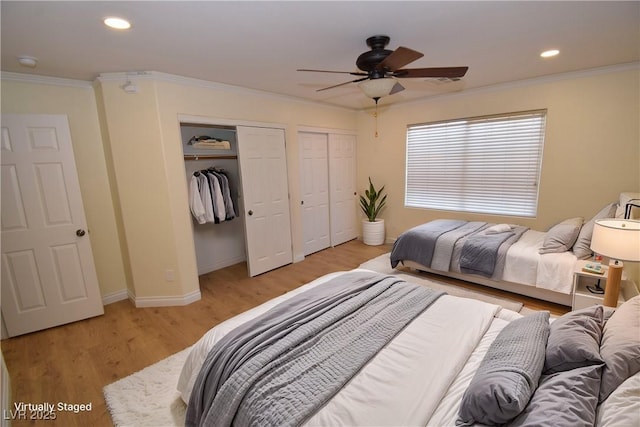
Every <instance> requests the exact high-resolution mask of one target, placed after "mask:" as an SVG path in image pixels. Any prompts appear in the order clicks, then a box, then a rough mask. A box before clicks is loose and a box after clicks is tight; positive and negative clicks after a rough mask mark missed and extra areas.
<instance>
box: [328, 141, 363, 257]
mask: <svg viewBox="0 0 640 427" xmlns="http://www.w3.org/2000/svg"><path fill="white" fill-rule="evenodd" d="M329 188H330V190H329V199H330V201H331V202H330V209H329V210H330V212H331V245H332V246H336V245H339V244H340V243H344V242H346V241H349V240H353V239H355V238H356V237H358V228H357V225H356V222H357V221H356V207H357V195H356V137H355V135H340V134H330V135H329Z"/></svg>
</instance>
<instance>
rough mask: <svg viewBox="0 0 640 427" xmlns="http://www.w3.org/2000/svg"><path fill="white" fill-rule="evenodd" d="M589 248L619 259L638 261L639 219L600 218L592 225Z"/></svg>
mask: <svg viewBox="0 0 640 427" xmlns="http://www.w3.org/2000/svg"><path fill="white" fill-rule="evenodd" d="M591 250H593V251H594V252H595V253H597V254H600V255H604V256H606V257H608V258H611V259H615V260H620V261H640V221H634V220H630V219H624V220H622V219H600V220H597V221H596V223H595V225H594V227H593V235H592V237H591Z"/></svg>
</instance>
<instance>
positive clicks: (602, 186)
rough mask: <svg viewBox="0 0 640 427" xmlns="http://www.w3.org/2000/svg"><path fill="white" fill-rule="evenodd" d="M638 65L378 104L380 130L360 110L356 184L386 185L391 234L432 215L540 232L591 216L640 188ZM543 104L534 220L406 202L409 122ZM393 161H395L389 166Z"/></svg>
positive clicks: (495, 112)
mask: <svg viewBox="0 0 640 427" xmlns="http://www.w3.org/2000/svg"><path fill="white" fill-rule="evenodd" d="M639 81H640V72H639V71H638V68H637V67H636V68H635V69H622V70H618V71H610V72H607V73H604V72H600V73H596V72H592V73H586V72H585V73H582V74H578V75H576V76H572V78H566V76H565V78H555V79H553V80H552V79H548V80H546V81H544V80H542V81H532V82H529V83H526V82H522V83H521V84H519V85H511V86H505V87H503V88H494V89H491V90H488V89H487V90H483V91H480V90H477V91H472V92H470V93H468V94H457V95H453V96H448V97H441V98H439V99H434V100H431V101H424V102H416V103H410V104H402V105H394V106H390V107H383V108H380V110H379V117H378V132H379V137H378V138H375V137H374V132H375V128H374V125H375V121H374V119H373V117H372V116H371V111H367V112H362V113H360V114H359V122H358V123H359V124H358V130H359V133H358V188H360V189H363V188H364V186H365V184H366V182H367V177H368V176H371V177H372V179H373V181H374V183H375V184H376V185H386V188H387V190H388V194H389V196H388V199H387V205H388V206H387V208H386V209H385V210H384V213H383V215H382V217H383V218H385V222H386V223H387V235H388V238H389V239H392V240H393V239H395V238H396V237H397V236H398V234H399V233H401V232H402V231H404V230H406V229H407V228H409V227H412V226H415V225H418V224H420V223H423V222H426V221H428V220H432V219H436V218H442V217H447V218H461V219H470V220H482V221H491V222H516V223H519V224H523V225H526V226H529V227H532V228H535V229H538V230H546V229H548V228H549V227H550V226H552V225H553V224H555V223H557V222H559V221H561V220H563V219H565V218H568V217H573V216H583V217H585V218H591V216H593V215H594V214H595V213H596V212H598V211H599V210H600V208H602V207H603V206H604V205H605V204H606V203H607V202H611V201H616V200H617V199H618V196H619V193H620V192H622V191H640V97H639V95H640V85H639ZM535 109H547V125H546V136H545V143H544V154H543V161H542V176H541V183H540V190H539V203H538V205H539V206H538V215H537V217H536V218H518V217H501V216H496V215H480V214H472V213H457V212H449V211H437V210H430V209H415V208H406V207H404V188H405V175H404V174H405V167H404V166H405V155H406V153H405V148H406V127H407V125H409V124H413V123H424V122H429V121H436V120H445V119H453V118H462V117H473V116H482V115H489V114H499V113H507V112H514V111H524V110H535ZM392 165H393V167H391V166H392Z"/></svg>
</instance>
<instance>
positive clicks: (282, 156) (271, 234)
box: [237, 126, 293, 276]
mask: <svg viewBox="0 0 640 427" xmlns="http://www.w3.org/2000/svg"><path fill="white" fill-rule="evenodd" d="M237 132H238V163H239V166H240V180H241V183H242V194H243V200H244V204H243V206H244V215H245V218H244V220H245V221H244V223H245V236H246V246H247V265H248V270H249V275H250V276H256V275H258V274H261V273H264V272H265V271H269V270H273V269H274V268H277V267H280V266H283V265H285V264H289V263H291V262H293V249H292V248H291V219H290V215H289V185H288V179H287V159H286V152H285V140H284V130H282V129H270V128H254V127H245V126H238V131H237Z"/></svg>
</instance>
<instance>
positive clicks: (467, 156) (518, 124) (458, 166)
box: [405, 110, 546, 217]
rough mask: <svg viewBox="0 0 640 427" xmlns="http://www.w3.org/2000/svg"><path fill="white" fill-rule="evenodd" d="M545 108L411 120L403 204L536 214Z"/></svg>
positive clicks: (527, 215)
mask: <svg viewBox="0 0 640 427" xmlns="http://www.w3.org/2000/svg"><path fill="white" fill-rule="evenodd" d="M545 117H546V111H544V110H543V111H529V112H524V113H511V114H504V115H499V116H490V117H477V118H470V119H457V120H450V121H445V122H436V123H427V124H420V125H410V126H409V127H408V129H407V170H406V174H407V176H406V182H407V186H406V194H405V205H406V206H410V207H420V208H431V209H443V210H455V211H466V212H480V213H488V214H498V215H513V216H526V217H535V216H536V212H537V206H538V182H539V179H540V169H541V163H542V148H543V145H544V128H545Z"/></svg>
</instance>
